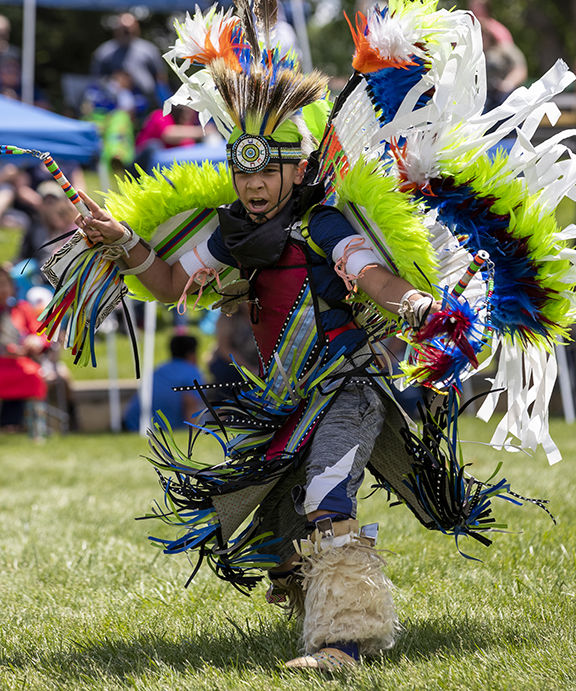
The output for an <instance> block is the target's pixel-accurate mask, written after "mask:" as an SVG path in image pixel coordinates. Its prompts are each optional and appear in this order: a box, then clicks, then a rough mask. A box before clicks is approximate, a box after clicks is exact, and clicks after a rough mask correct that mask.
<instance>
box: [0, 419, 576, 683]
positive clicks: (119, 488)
mask: <svg viewBox="0 0 576 691" xmlns="http://www.w3.org/2000/svg"><path fill="white" fill-rule="evenodd" d="M552 431H553V434H554V437H555V438H556V440H557V441H558V442H559V443H560V446H561V449H562V450H563V452H564V455H565V458H566V460H565V461H564V462H563V463H561V464H559V465H556V466H553V467H551V468H550V467H548V466H547V463H546V461H545V459H544V457H543V455H542V454H537V455H536V456H535V457H534V458H528V457H525V456H522V455H518V454H515V455H506V456H505V458H504V460H505V471H506V473H505V474H506V477H507V478H508V479H509V480H510V481H511V482H512V484H513V486H514V488H515V489H516V490H517V491H519V492H520V493H523V494H526V495H528V496H535V497H548V498H550V499H551V508H552V511H553V513H554V514H555V515H556V517H557V520H558V525H557V526H553V524H552V522H551V521H550V519H549V518H548V516H547V515H546V514H545V513H544V512H543V511H541V510H539V509H538V508H536V507H533V506H524V507H522V508H515V507H513V506H511V505H509V504H507V503H506V502H497V507H496V508H497V513H498V516H499V517H503V518H504V519H506V520H508V522H509V524H510V526H511V528H513V529H514V530H515V531H517V532H514V533H512V534H508V535H502V534H496V535H495V536H494V538H495V542H494V545H493V546H492V547H490V548H489V549H486V548H484V547H482V546H480V545H477V544H475V543H472V541H470V540H468V541H464V542H462V544H461V547H462V548H463V550H464V551H466V552H468V553H470V554H473V555H475V556H478V557H481V558H482V559H483V561H482V562H475V561H469V560H466V559H464V558H462V557H461V556H460V555H459V554H458V552H457V551H456V549H455V545H454V541H453V539H452V538H449V537H446V536H443V535H441V534H437V533H433V532H429V531H426V530H425V529H424V528H422V527H421V526H420V525H419V524H418V523H417V522H416V520H415V519H414V518H413V517H412V516H411V514H409V512H408V511H407V510H406V509H404V507H397V508H389V507H388V506H387V504H386V501H385V497H384V496H383V493H379V494H378V495H375V496H372V497H370V498H369V499H367V500H365V501H363V502H362V503H361V516H360V518H361V520H363V521H365V522H369V521H373V520H378V521H379V522H380V528H381V534H380V540H379V546H380V547H382V548H384V549H389V550H391V553H390V554H389V555H388V557H387V560H388V567H387V570H388V573H389V575H390V577H391V578H392V580H393V581H394V583H395V584H396V587H397V593H396V602H397V607H398V610H399V614H400V617H401V620H402V622H403V624H404V633H403V635H402V637H401V638H400V640H399V641H398V644H397V646H396V647H395V648H394V649H393V650H392V651H391V652H390V653H389V654H387V655H385V656H384V657H383V658H382V659H377V660H374V661H370V662H367V663H366V664H364V665H363V666H362V667H361V668H359V669H357V670H354V671H352V672H350V673H348V674H345V675H339V676H337V677H335V678H334V679H324V678H322V677H321V676H318V675H316V674H314V673H308V674H306V673H305V674H294V673H288V672H287V671H282V670H281V669H280V668H279V667H278V663H279V661H280V660H284V659H287V658H289V657H291V656H293V655H295V654H297V652H298V645H299V643H298V627H297V626H296V624H295V623H294V622H287V621H286V620H285V618H284V616H283V613H282V612H281V611H279V610H277V609H276V608H274V607H273V606H270V605H266V604H264V601H263V594H264V589H265V586H264V584H262V585H261V586H259V587H258V588H257V590H256V592H255V594H254V595H253V596H252V597H251V598H246V597H244V596H242V595H239V594H237V593H236V591H235V590H234V589H233V588H232V587H230V586H227V585H226V584H224V583H222V582H221V581H218V580H217V579H216V578H214V577H213V575H212V573H211V572H210V570H209V569H208V568H207V567H203V568H202V569H201V571H200V573H199V575H198V576H197V578H196V580H195V582H194V583H193V585H192V586H191V587H190V588H189V589H188V590H184V589H183V583H184V582H185V580H186V578H187V575H188V574H189V571H190V566H189V564H188V563H187V560H186V557H185V556H183V555H180V556H176V557H166V556H164V555H162V554H158V552H157V550H155V549H154V548H153V547H152V545H151V543H149V542H148V541H147V540H146V535H147V534H149V533H153V534H158V532H159V531H160V532H161V531H162V529H163V526H157V525H153V523H154V522H153V521H150V522H148V521H134V520H133V519H134V517H135V516H138V515H142V514H143V513H146V512H147V511H148V510H149V508H150V505H151V501H152V499H153V498H157V497H159V494H160V492H159V487H158V485H157V483H156V480H155V475H154V472H153V470H152V468H151V467H150V466H149V465H148V463H147V462H146V461H145V460H143V459H142V458H139V457H138V454H141V453H144V452H145V448H146V445H145V441H144V440H142V439H140V438H138V437H136V436H132V435H119V436H112V435H103V436H70V437H65V438H53V439H51V440H49V442H48V443H47V444H46V445H44V446H35V445H33V444H32V443H31V442H30V441H29V440H28V439H26V438H24V437H6V436H3V437H2V439H1V440H0V463H1V466H2V475H3V483H2V488H1V489H0V499H1V505H2V513H1V514H0V525H1V530H2V537H3V539H2V543H1V547H0V604H1V611H2V620H3V624H2V628H1V631H0V651H1V652H0V688H6V689H20V688H25V689H39V690H42V689H74V690H76V689H126V688H130V689H151V690H154V691H156V690H157V691H160V690H162V691H165V690H171V689H175V690H176V689H178V690H180V689H223V690H228V689H262V690H266V691H268V690H270V689H289V690H292V689H302V690H304V689H306V690H308V689H316V688H318V689H319V688H329V689H479V690H480V689H483V690H484V689H573V688H576V663H575V662H574V660H575V653H576V635H575V634H576V631H575V628H576V624H575V618H574V611H575V603H576V575H575V574H576V570H575V567H576V563H575V562H576V559H575V551H574V535H575V534H576V518H575V516H574V509H573V501H572V497H571V488H573V487H574V486H575V483H576V468H575V467H574V465H571V461H570V457H571V456H573V455H574V452H575V446H576V441H575V440H574V433H573V429H571V428H569V427H566V426H565V425H564V424H563V423H561V422H559V421H553V424H552ZM462 433H463V437H464V438H467V437H470V438H478V437H479V438H487V430H486V428H485V427H484V426H482V425H481V423H479V422H478V421H475V420H472V419H469V418H467V419H465V420H464V421H463V424H462ZM204 451H205V452H206V453H209V451H208V448H207V447H206V448H205V449H204ZM466 452H467V455H468V456H470V458H471V459H472V460H474V472H475V473H476V474H477V475H478V476H479V477H486V476H488V475H489V474H490V473H491V471H492V469H493V467H494V466H495V464H496V462H497V461H498V460H499V459H500V458H501V457H502V454H500V453H498V452H495V451H492V450H490V449H488V448H487V447H484V446H467V447H466ZM364 490H365V493H368V490H369V487H368V485H367V486H366V487H365V488H364Z"/></svg>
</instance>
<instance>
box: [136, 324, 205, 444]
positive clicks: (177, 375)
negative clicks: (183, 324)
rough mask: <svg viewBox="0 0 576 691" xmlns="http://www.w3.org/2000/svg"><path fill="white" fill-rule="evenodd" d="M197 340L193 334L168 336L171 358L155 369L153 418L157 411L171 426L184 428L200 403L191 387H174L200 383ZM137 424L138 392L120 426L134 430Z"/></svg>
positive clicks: (157, 418)
mask: <svg viewBox="0 0 576 691" xmlns="http://www.w3.org/2000/svg"><path fill="white" fill-rule="evenodd" d="M197 345H198V343H197V341H196V338H194V336H173V337H172V339H171V340H170V354H171V359H170V360H169V361H168V362H165V363H164V364H163V365H160V366H159V367H157V368H156V370H155V371H154V379H153V383H152V412H153V420H154V421H156V420H159V419H160V418H159V416H158V412H157V411H159V410H160V411H162V414H163V415H164V416H165V417H166V418H167V420H168V421H169V422H170V425H171V426H172V428H173V429H178V428H183V427H185V425H186V422H187V421H190V419H191V418H192V416H193V415H195V414H196V413H197V412H198V411H199V410H200V409H201V408H202V407H203V405H202V401H201V398H200V396H199V395H198V394H197V393H195V392H193V391H173V387H175V386H193V385H194V384H196V383H198V384H202V383H203V377H202V374H201V373H200V370H199V369H198V367H197V366H196V349H197ZM139 426H140V396H139V394H136V395H135V396H134V397H133V398H132V399H131V401H130V403H129V404H128V407H127V408H126V412H125V413H124V419H123V427H124V429H126V430H129V431H133V432H137V431H138V429H139Z"/></svg>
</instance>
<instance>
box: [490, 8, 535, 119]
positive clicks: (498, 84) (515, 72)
mask: <svg viewBox="0 0 576 691" xmlns="http://www.w3.org/2000/svg"><path fill="white" fill-rule="evenodd" d="M480 26H481V27H482V43H483V46H484V55H485V57H486V90H487V93H486V107H485V110H486V111H488V110H491V109H492V108H495V107H496V106H499V105H500V104H501V103H503V102H504V101H505V100H506V98H508V96H509V95H510V94H511V93H512V91H514V89H517V88H518V87H519V86H521V85H522V84H523V83H524V82H525V81H526V78H527V77H528V68H527V66H526V58H525V57H524V54H523V53H522V51H521V50H520V49H519V48H518V47H517V46H516V45H515V44H514V43H513V42H510V41H500V40H497V39H496V38H495V36H494V32H493V31H492V29H491V28H490V24H489V23H487V20H486V19H480Z"/></svg>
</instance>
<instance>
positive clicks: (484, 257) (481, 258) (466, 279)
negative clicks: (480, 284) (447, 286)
mask: <svg viewBox="0 0 576 691" xmlns="http://www.w3.org/2000/svg"><path fill="white" fill-rule="evenodd" d="M488 259H490V255H489V254H488V252H486V250H479V251H478V252H477V253H476V254H475V255H474V257H473V259H472V261H471V262H470V264H469V266H468V268H467V269H466V273H465V274H464V275H463V276H462V278H461V279H460V280H459V281H458V283H457V284H456V285H455V286H454V289H453V290H452V295H453V296H454V297H456V298H458V297H460V296H461V295H462V293H463V292H464V291H465V290H466V286H467V285H468V284H469V283H470V281H471V280H472V278H473V277H474V275H475V274H476V272H477V271H479V270H480V269H481V268H482V267H483V266H484V264H485V263H486V262H487V261H488Z"/></svg>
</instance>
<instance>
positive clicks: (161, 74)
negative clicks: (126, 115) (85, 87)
mask: <svg viewBox="0 0 576 691" xmlns="http://www.w3.org/2000/svg"><path fill="white" fill-rule="evenodd" d="M113 30H114V37H113V38H112V39H110V40H109V41H106V42H105V43H103V44H102V45H100V46H99V47H98V48H97V49H96V51H95V52H94V55H93V57H92V66H91V70H92V74H94V75H95V76H97V77H110V76H111V75H113V74H115V73H117V72H119V71H124V72H127V73H128V74H129V75H130V78H131V80H132V85H133V91H134V92H135V93H136V94H142V95H144V96H145V97H146V99H147V100H148V104H149V107H153V106H154V105H160V104H161V103H162V102H163V101H164V100H165V99H166V98H167V97H168V95H169V94H168V92H167V84H168V80H167V74H166V68H165V66H164V61H163V60H162V56H161V54H160V51H159V50H158V48H157V47H156V46H155V45H154V44H153V43H151V42H150V41H146V40H145V39H143V38H140V25H139V23H138V20H137V19H136V17H135V16H134V15H133V14H131V13H129V12H125V13H124V14H121V15H119V16H118V17H116V18H115V19H114V24H113Z"/></svg>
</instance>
